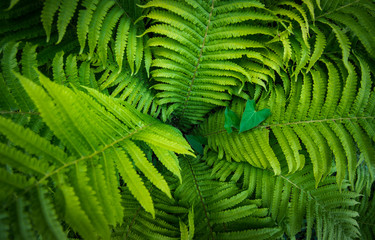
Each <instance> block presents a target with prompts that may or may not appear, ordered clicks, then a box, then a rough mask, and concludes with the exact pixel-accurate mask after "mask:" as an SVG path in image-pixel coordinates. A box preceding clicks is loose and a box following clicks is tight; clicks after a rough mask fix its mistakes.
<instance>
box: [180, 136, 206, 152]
mask: <svg viewBox="0 0 375 240" xmlns="http://www.w3.org/2000/svg"><path fill="white" fill-rule="evenodd" d="M185 137H186V140H187V141H188V142H189V144H190V146H191V147H192V148H193V149H194V151H196V152H198V153H199V154H203V145H206V144H207V138H205V137H202V136H194V135H185Z"/></svg>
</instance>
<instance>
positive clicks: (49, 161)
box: [0, 74, 193, 239]
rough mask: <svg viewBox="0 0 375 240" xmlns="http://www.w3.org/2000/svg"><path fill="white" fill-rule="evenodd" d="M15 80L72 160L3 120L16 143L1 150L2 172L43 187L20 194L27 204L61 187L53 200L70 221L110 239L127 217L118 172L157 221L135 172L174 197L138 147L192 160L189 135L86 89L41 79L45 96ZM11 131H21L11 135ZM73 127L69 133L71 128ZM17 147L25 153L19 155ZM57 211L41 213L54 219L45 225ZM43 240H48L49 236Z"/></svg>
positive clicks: (81, 229)
mask: <svg viewBox="0 0 375 240" xmlns="http://www.w3.org/2000/svg"><path fill="white" fill-rule="evenodd" d="M16 75H17V77H18V78H19V79H20V82H21V83H22V86H23V87H24V88H25V90H26V92H27V93H28V95H29V96H30V98H31V99H32V100H33V101H34V103H35V105H36V106H37V108H38V111H39V112H40V116H41V117H42V119H43V121H44V122H45V123H46V124H47V125H48V126H49V128H50V129H51V130H52V131H53V132H54V134H55V136H56V137H57V138H58V139H59V140H60V141H61V144H62V145H63V146H64V147H66V150H67V154H66V155H65V154H64V153H63V152H61V150H59V148H58V147H56V146H53V145H51V143H48V142H47V141H46V140H45V139H44V138H42V137H40V136H38V135H37V134H35V133H33V132H32V131H30V130H28V129H23V128H22V127H20V126H16V124H14V123H12V122H11V121H10V120H6V119H3V118H2V120H1V121H2V122H3V124H2V125H3V127H2V128H1V129H2V130H1V133H2V134H3V135H4V136H5V137H6V138H7V139H8V141H9V142H10V143H12V144H11V145H9V146H6V145H4V144H1V149H2V150H1V151H0V152H1V153H2V154H1V155H2V157H1V159H2V160H1V162H2V164H5V165H8V166H10V167H12V168H14V169H16V170H17V171H18V172H19V173H20V174H21V175H25V176H28V179H32V178H35V179H36V181H35V183H33V184H32V185H31V186H27V187H25V188H24V189H23V190H22V191H20V189H18V193H17V194H19V196H20V197H22V196H25V194H28V193H29V192H30V191H32V189H35V188H38V187H47V186H49V183H51V182H54V183H55V186H56V189H53V195H54V196H56V197H57V201H58V202H60V203H61V206H64V214H63V215H62V217H63V219H65V221H66V222H67V223H68V224H69V225H70V226H71V227H72V228H73V229H74V230H75V231H77V232H78V233H79V234H81V235H82V236H83V237H85V238H90V237H91V238H96V236H101V237H102V238H104V239H108V238H109V236H110V230H109V227H108V225H109V224H111V225H116V224H118V223H119V222H121V221H122V216H123V215H122V207H121V205H120V195H119V192H118V189H117V188H118V181H117V180H116V178H117V177H116V175H115V171H118V172H119V174H120V176H121V179H122V180H123V181H124V182H125V183H126V184H127V187H128V188H129V190H130V191H131V193H132V194H133V195H134V196H135V198H136V199H137V200H138V201H139V202H140V204H141V205H142V207H143V208H144V209H145V210H146V211H148V212H149V213H151V214H152V215H153V216H154V215H155V212H154V205H153V202H152V199H151V196H150V193H149V191H148V190H147V188H146V187H145V186H144V184H143V181H142V180H141V177H140V176H139V173H137V170H136V169H139V170H140V171H141V172H143V173H144V174H145V176H146V177H147V178H148V179H149V180H150V181H151V182H152V183H154V184H155V186H157V187H158V188H160V189H161V190H162V191H163V192H164V193H165V194H167V195H168V196H169V197H171V195H170V190H169V187H168V185H167V184H166V182H165V181H164V182H163V179H164V178H163V177H162V176H161V175H160V174H159V172H158V171H157V170H156V169H155V168H154V167H153V165H152V164H151V163H150V162H148V161H149V160H148V159H147V158H146V157H145V155H144V151H145V148H144V147H142V148H140V145H139V141H142V142H144V144H146V145H147V146H148V147H149V148H151V149H157V150H158V151H159V152H160V151H172V153H173V151H174V152H177V153H181V154H188V155H193V154H192V153H191V151H192V150H191V148H190V146H189V145H188V144H187V142H186V141H185V140H184V139H183V137H182V134H181V133H180V132H179V131H178V130H176V129H174V128H172V127H170V126H167V125H163V124H162V123H160V122H159V121H158V120H155V119H153V118H151V117H149V116H147V115H143V114H141V113H139V112H138V111H137V110H136V109H134V108H133V107H131V105H129V104H127V103H125V102H121V103H120V102H119V101H118V100H115V99H113V98H110V97H108V96H105V95H103V94H101V93H99V92H97V91H95V90H93V89H89V88H87V91H88V94H86V93H84V92H82V91H79V90H70V89H69V88H67V87H65V86H62V85H58V84H56V83H54V82H51V81H50V80H48V79H47V78H46V77H45V76H43V75H41V74H39V81H40V83H41V84H42V86H43V87H44V88H42V87H41V86H39V85H37V84H36V83H34V82H32V81H30V80H29V79H27V78H25V77H24V76H22V75H19V74H16ZM83 109H86V110H89V111H84V110H83ZM4 124H6V125H7V126H5V125H4ZM9 124H10V125H11V126H13V125H14V126H13V127H12V128H10V129H8V128H7V127H8V126H9ZM68 125H69V126H70V127H69V128H66V127H67V126H68ZM145 130H147V131H145ZM21 135H23V136H29V137H30V141H29V142H23V141H21V140H20V137H21ZM13 144H16V145H18V146H19V147H17V148H16V147H13ZM55 151H56V153H59V152H60V153H61V154H60V155H56V154H54V153H53V152H55ZM29 154H33V155H30V156H29ZM32 156H36V157H37V158H38V160H37V159H35V158H34V157H32ZM56 160H58V161H56ZM166 161H168V164H166V165H167V166H168V169H172V170H173V173H174V174H175V175H177V176H180V173H179V166H178V162H176V161H175V160H174V159H173V158H163V161H162V162H166ZM133 164H135V165H134V166H133ZM27 174H30V175H27ZM31 177H32V178H31ZM101 193H104V194H101ZM109 196H110V197H109ZM47 201H48V200H47ZM12 203H13V199H9V200H8V201H7V203H6V206H9V204H12ZM47 205H48V204H47ZM44 207H46V206H44ZM53 209H55V210H56V211H61V209H60V210H59V209H56V207H49V209H45V210H43V209H42V210H43V211H47V212H46V214H47V215H46V216H45V218H44V219H43V221H44V220H45V221H48V220H47V219H46V218H47V217H48V216H49V218H50V217H51V216H52V215H54V213H53V211H55V210H53ZM93 209H94V210H95V211H93ZM51 211H52V212H51ZM51 214H52V215H51ZM59 216H61V215H60V214H59ZM25 218H26V219H28V220H27V221H31V223H30V224H32V225H34V224H35V225H37V224H38V221H39V220H38V219H36V220H35V221H34V220H33V219H31V220H30V219H29V217H28V216H26V217H25ZM52 218H54V217H53V216H52ZM13 231H14V229H13V230H12V232H13ZM40 234H44V233H43V231H41V232H40ZM46 236H47V235H46Z"/></svg>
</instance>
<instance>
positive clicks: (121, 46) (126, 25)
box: [115, 16, 130, 71]
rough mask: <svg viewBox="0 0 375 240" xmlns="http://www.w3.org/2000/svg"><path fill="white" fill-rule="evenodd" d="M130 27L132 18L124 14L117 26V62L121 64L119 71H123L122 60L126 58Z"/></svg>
mask: <svg viewBox="0 0 375 240" xmlns="http://www.w3.org/2000/svg"><path fill="white" fill-rule="evenodd" d="M129 29H130V19H129V18H126V17H124V16H123V17H122V18H121V20H120V23H119V26H118V28H117V34H116V42H115V54H116V62H117V64H118V66H119V71H121V69H122V61H123V58H124V51H125V48H126V46H127V42H128V34H129Z"/></svg>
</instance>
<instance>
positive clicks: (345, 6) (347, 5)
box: [316, 0, 360, 19]
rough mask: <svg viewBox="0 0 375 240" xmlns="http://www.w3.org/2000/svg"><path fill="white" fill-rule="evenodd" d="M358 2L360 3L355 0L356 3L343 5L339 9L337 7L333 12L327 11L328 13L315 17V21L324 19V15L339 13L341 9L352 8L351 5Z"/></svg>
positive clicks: (358, 0)
mask: <svg viewBox="0 0 375 240" xmlns="http://www.w3.org/2000/svg"><path fill="white" fill-rule="evenodd" d="M359 2H360V0H356V1H354V2H350V3H348V4H345V5H343V6H341V7H338V8H336V9H333V10H331V11H329V12H326V13H324V14H322V15H320V16H317V17H316V19H319V18H322V17H324V16H326V15H329V14H331V13H334V12H337V11H340V10H341V9H343V8H347V7H350V6H352V5H354V4H356V3H359Z"/></svg>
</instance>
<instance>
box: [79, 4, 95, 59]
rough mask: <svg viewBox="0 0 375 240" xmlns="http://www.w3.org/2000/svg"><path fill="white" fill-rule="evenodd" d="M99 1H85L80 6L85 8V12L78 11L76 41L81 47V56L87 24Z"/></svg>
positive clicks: (87, 28)
mask: <svg viewBox="0 0 375 240" xmlns="http://www.w3.org/2000/svg"><path fill="white" fill-rule="evenodd" d="M98 2H99V0H85V1H84V2H83V3H82V5H83V6H84V7H86V9H85V10H80V11H79V15H78V20H77V36H78V41H79V44H80V46H81V49H80V52H79V53H80V54H82V52H83V50H84V48H85V45H86V37H87V33H88V32H89V24H90V22H91V19H92V16H93V12H94V10H95V7H96V5H97V4H98Z"/></svg>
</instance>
